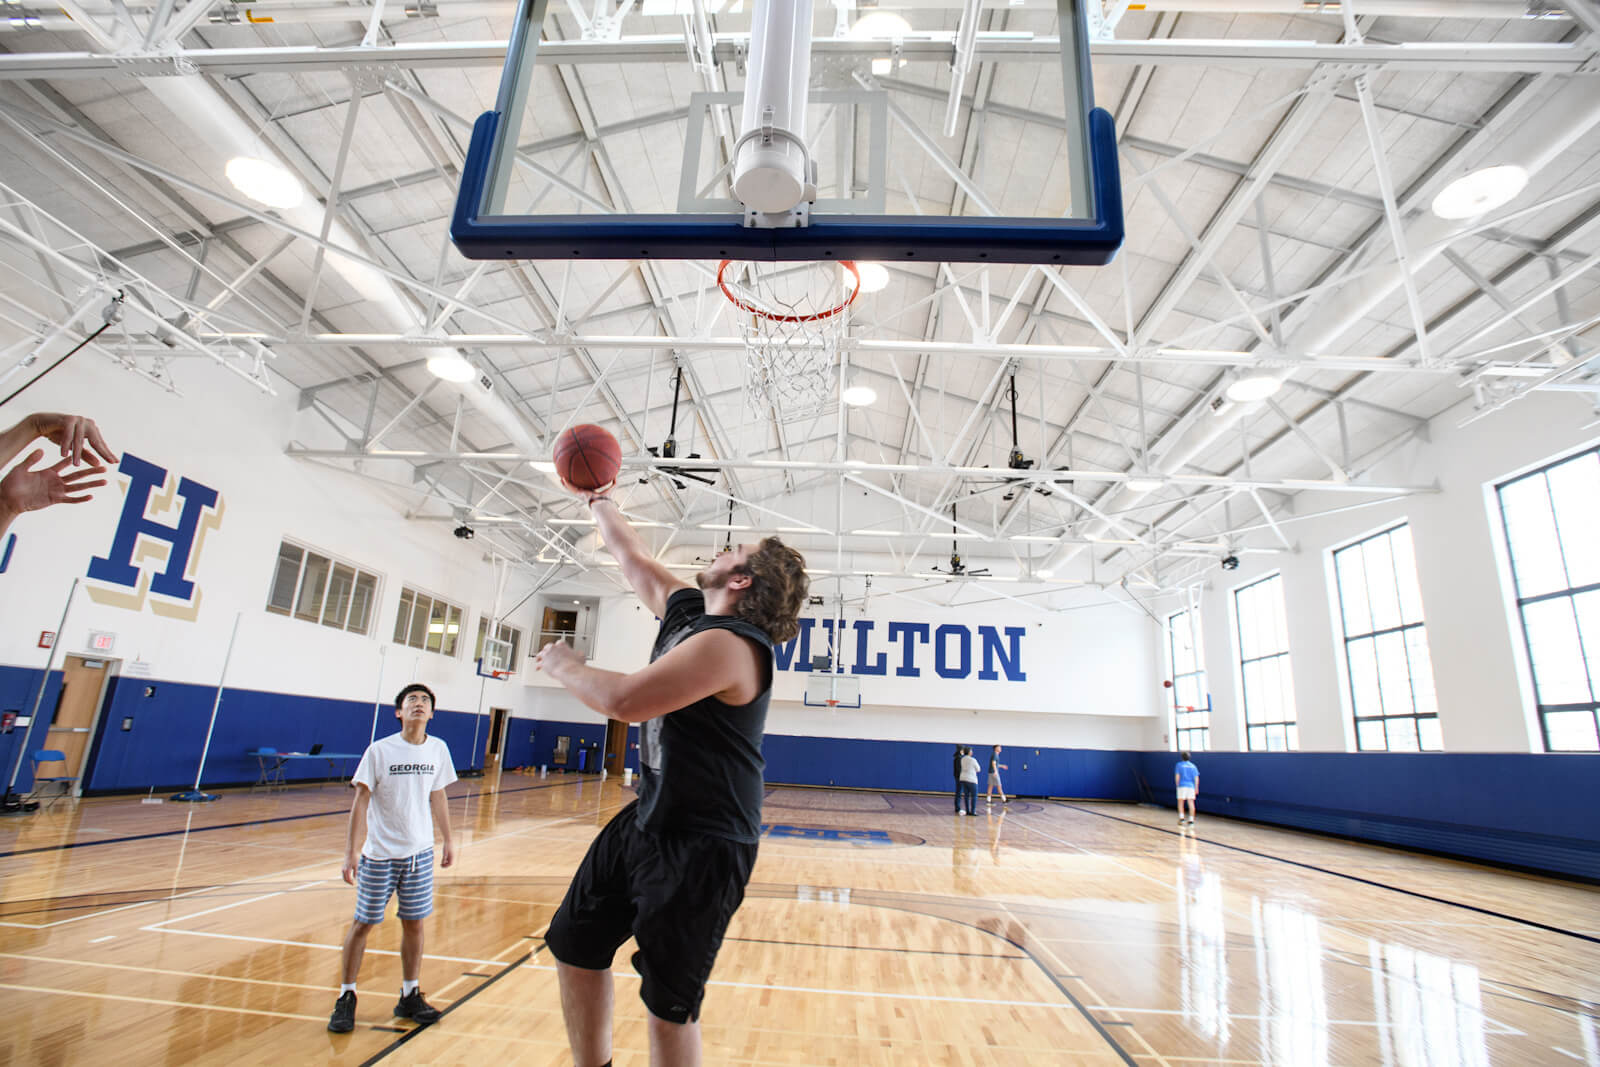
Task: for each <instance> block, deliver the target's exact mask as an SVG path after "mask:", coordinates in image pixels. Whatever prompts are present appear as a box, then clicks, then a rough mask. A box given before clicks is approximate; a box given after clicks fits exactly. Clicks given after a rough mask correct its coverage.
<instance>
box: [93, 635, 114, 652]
mask: <svg viewBox="0 0 1600 1067" xmlns="http://www.w3.org/2000/svg"><path fill="white" fill-rule="evenodd" d="M115 647H117V635H116V634H114V633H111V632H109V631H107V630H90V631H89V650H90V651H92V652H110V651H111V650H112V649H113V648H115Z"/></svg>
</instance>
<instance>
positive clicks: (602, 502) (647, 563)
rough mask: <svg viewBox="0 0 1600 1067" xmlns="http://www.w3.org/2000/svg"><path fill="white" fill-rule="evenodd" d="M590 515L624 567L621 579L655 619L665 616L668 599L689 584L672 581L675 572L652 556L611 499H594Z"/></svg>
mask: <svg viewBox="0 0 1600 1067" xmlns="http://www.w3.org/2000/svg"><path fill="white" fill-rule="evenodd" d="M589 511H590V513H591V514H592V515H594V521H595V526H596V527H598V529H599V530H600V536H601V538H602V539H603V540H604V541H605V544H606V548H607V549H609V550H610V552H611V555H612V556H613V557H615V559H616V561H617V563H618V564H619V565H620V566H621V567H622V576H623V577H624V578H626V579H627V580H628V584H629V585H631V586H633V591H634V592H635V593H637V594H639V599H640V600H642V601H644V606H645V607H647V608H649V609H650V611H651V613H652V614H654V615H657V616H660V615H663V614H665V613H666V610H667V597H669V596H671V595H672V594H673V593H674V592H676V591H677V590H679V589H687V588H688V587H689V583H688V582H685V581H682V580H680V579H678V578H675V577H673V574H672V572H671V571H669V570H667V568H666V567H664V566H662V565H661V563H660V562H659V561H657V560H656V558H655V557H654V556H652V555H651V554H650V550H649V549H648V548H646V547H645V544H644V542H643V541H641V540H640V539H639V535H638V534H637V533H636V532H634V529H633V527H632V526H630V525H628V520H627V519H625V518H623V517H622V509H621V508H619V507H618V506H617V502H616V501H614V500H612V499H611V497H609V496H604V495H601V494H594V495H591V496H590V497H589Z"/></svg>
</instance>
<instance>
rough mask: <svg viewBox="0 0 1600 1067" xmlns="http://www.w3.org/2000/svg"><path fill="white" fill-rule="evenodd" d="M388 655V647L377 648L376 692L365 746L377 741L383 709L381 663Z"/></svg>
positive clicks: (380, 646)
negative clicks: (370, 726) (379, 717)
mask: <svg viewBox="0 0 1600 1067" xmlns="http://www.w3.org/2000/svg"><path fill="white" fill-rule="evenodd" d="M388 655H389V646H388V645H379V646H378V691H377V693H375V694H374V695H373V697H372V732H371V733H370V734H368V735H367V744H369V745H370V744H372V743H373V742H374V741H376V740H377V739H378V715H379V714H380V713H381V711H382V708H383V661H384V659H386V658H387V657H388Z"/></svg>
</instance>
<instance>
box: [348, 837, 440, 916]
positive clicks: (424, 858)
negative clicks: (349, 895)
mask: <svg viewBox="0 0 1600 1067" xmlns="http://www.w3.org/2000/svg"><path fill="white" fill-rule="evenodd" d="M397 893H398V894H399V896H400V912H399V914H400V918H402V919H424V918H427V917H428V916H429V915H431V914H433V849H431V848H430V849H427V850H426V851H424V852H419V853H417V854H416V855H415V856H410V857H408V858H406V859H402V860H374V859H368V858H367V857H366V856H362V857H361V859H360V861H359V862H358V863H357V864H356V922H358V923H381V922H383V912H384V909H385V908H387V907H388V906H389V898H390V897H391V896H394V895H395V894H397Z"/></svg>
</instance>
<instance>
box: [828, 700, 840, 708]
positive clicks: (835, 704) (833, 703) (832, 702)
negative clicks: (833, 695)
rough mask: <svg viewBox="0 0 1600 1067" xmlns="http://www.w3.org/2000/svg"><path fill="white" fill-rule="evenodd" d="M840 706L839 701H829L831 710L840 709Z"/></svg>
mask: <svg viewBox="0 0 1600 1067" xmlns="http://www.w3.org/2000/svg"><path fill="white" fill-rule="evenodd" d="M838 706H839V702H838V701H837V700H830V701H828V707H830V708H836V707H838Z"/></svg>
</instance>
